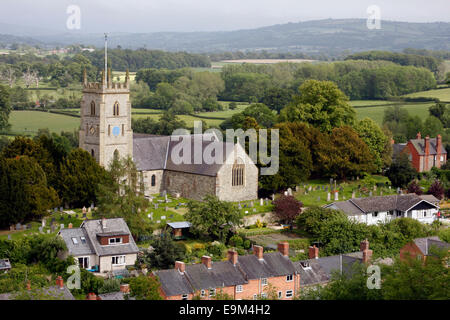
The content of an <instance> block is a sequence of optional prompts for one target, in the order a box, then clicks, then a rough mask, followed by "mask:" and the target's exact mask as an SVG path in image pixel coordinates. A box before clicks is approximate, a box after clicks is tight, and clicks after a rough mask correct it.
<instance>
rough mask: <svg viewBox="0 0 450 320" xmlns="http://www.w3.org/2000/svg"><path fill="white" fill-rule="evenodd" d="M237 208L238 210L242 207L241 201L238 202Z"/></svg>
mask: <svg viewBox="0 0 450 320" xmlns="http://www.w3.org/2000/svg"><path fill="white" fill-rule="evenodd" d="M238 209H239V210H241V209H242V205H241V203H240V202H239V203H238Z"/></svg>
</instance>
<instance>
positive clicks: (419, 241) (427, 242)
mask: <svg viewBox="0 0 450 320" xmlns="http://www.w3.org/2000/svg"><path fill="white" fill-rule="evenodd" d="M414 243H415V244H416V246H417V247H418V248H419V249H420V251H422V253H423V254H424V255H430V254H431V252H430V249H431V247H432V246H436V247H437V248H438V249H450V243H447V242H444V241H442V240H441V239H439V237H437V236H434V237H426V238H416V239H414Z"/></svg>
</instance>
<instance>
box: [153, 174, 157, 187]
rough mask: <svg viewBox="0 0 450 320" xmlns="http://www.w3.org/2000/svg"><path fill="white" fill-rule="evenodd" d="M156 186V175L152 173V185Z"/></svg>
mask: <svg viewBox="0 0 450 320" xmlns="http://www.w3.org/2000/svg"><path fill="white" fill-rule="evenodd" d="M154 186H156V175H152V187H154Z"/></svg>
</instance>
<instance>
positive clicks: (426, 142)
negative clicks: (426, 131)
mask: <svg viewBox="0 0 450 320" xmlns="http://www.w3.org/2000/svg"><path fill="white" fill-rule="evenodd" d="M429 154H430V136H426V137H425V155H427V156H428V155H429Z"/></svg>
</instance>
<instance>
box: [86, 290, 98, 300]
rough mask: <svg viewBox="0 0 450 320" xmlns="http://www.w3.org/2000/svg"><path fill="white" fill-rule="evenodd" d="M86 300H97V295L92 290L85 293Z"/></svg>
mask: <svg viewBox="0 0 450 320" xmlns="http://www.w3.org/2000/svg"><path fill="white" fill-rule="evenodd" d="M87 300H97V295H96V294H95V293H94V292H90V293H88V295H87Z"/></svg>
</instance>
